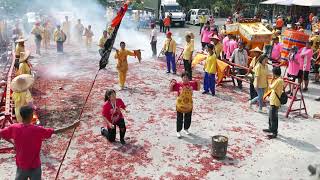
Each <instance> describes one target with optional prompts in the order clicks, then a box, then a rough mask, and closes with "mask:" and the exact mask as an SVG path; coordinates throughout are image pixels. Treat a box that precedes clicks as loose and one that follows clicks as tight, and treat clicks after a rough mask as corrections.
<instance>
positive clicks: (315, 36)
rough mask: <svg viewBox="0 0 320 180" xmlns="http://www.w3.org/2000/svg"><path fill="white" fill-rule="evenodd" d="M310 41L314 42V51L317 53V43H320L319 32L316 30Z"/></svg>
mask: <svg viewBox="0 0 320 180" xmlns="http://www.w3.org/2000/svg"><path fill="white" fill-rule="evenodd" d="M309 40H310V41H312V42H313V43H312V49H313V51H314V52H315V51H317V50H318V48H317V42H319V41H320V36H319V30H316V31H315V32H314V34H313V35H312V36H311V38H310V39H309Z"/></svg>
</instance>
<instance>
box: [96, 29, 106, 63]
mask: <svg viewBox="0 0 320 180" xmlns="http://www.w3.org/2000/svg"><path fill="white" fill-rule="evenodd" d="M107 39H108V31H106V30H104V31H103V35H102V36H101V37H100V39H99V44H98V46H99V47H100V48H99V54H100V56H101V57H102V56H103V52H104V51H105V48H104V44H105V43H106V41H107Z"/></svg>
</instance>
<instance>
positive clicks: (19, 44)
mask: <svg viewBox="0 0 320 180" xmlns="http://www.w3.org/2000/svg"><path fill="white" fill-rule="evenodd" d="M25 41H26V40H25V39H23V38H20V39H18V40H16V41H15V43H17V45H16V49H15V56H16V59H15V63H14V67H15V68H16V69H19V59H20V53H22V52H25V46H24V42H25Z"/></svg>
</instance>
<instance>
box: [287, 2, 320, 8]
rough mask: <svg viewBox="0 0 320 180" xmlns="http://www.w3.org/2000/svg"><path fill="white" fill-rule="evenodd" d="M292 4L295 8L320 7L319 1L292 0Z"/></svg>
mask: <svg viewBox="0 0 320 180" xmlns="http://www.w3.org/2000/svg"><path fill="white" fill-rule="evenodd" d="M292 4H294V5H297V6H310V7H320V0H292Z"/></svg>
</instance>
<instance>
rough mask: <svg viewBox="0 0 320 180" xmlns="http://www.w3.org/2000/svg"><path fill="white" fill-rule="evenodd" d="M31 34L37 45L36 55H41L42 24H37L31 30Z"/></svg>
mask: <svg viewBox="0 0 320 180" xmlns="http://www.w3.org/2000/svg"><path fill="white" fill-rule="evenodd" d="M31 34H33V35H34V41H35V43H36V54H38V55H40V54H41V53H40V48H41V41H42V39H43V37H42V34H43V29H42V28H41V26H40V22H36V23H35V25H34V26H33V28H32V30H31Z"/></svg>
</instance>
